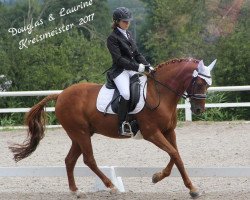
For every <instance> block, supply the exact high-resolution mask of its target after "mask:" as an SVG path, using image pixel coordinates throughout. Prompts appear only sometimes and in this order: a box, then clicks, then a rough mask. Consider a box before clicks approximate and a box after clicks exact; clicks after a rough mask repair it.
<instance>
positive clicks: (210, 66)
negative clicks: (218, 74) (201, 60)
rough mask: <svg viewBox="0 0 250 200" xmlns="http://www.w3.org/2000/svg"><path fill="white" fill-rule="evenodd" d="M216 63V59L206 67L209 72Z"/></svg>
mask: <svg viewBox="0 0 250 200" xmlns="http://www.w3.org/2000/svg"><path fill="white" fill-rule="evenodd" d="M216 61H217V59H215V60H214V61H213V62H212V63H211V64H210V65H209V66H208V68H209V70H210V71H212V69H213V68H214V66H215V63H216Z"/></svg>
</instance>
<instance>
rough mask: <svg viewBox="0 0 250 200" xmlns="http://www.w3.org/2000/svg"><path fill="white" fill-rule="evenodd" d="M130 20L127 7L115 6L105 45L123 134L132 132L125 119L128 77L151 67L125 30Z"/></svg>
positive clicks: (128, 96) (120, 129)
mask: <svg viewBox="0 0 250 200" xmlns="http://www.w3.org/2000/svg"><path fill="white" fill-rule="evenodd" d="M131 20H132V13H131V12H130V10H129V9H128V8H125V7H119V8H116V9H115V10H114V12H113V25H112V28H113V32H112V33H111V34H110V35H109V37H108V39H107V47H108V49H109V51H110V54H111V56H112V60H113V64H112V67H111V68H110V70H109V71H108V77H109V78H110V79H111V80H113V81H114V83H115V85H116V87H117V89H118V90H119V92H120V95H121V97H120V100H119V108H118V119H119V134H120V135H123V136H130V135H131V134H132V133H131V131H130V130H131V127H130V124H129V123H128V122H127V121H126V118H127V114H128V102H129V99H130V88H129V79H130V77H131V76H133V75H134V74H136V73H138V72H145V71H146V72H149V71H150V70H151V69H152V68H151V67H150V65H149V63H148V62H147V61H146V59H145V58H144V57H143V56H142V54H140V53H139V52H138V49H137V46H136V44H135V41H134V40H133V38H132V34H131V33H130V32H129V31H127V29H128V28H129V25H130V21H131Z"/></svg>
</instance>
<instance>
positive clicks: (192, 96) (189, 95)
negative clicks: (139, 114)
mask: <svg viewBox="0 0 250 200" xmlns="http://www.w3.org/2000/svg"><path fill="white" fill-rule="evenodd" d="M150 75H152V76H150ZM198 75H201V76H204V77H206V78H211V77H210V76H206V75H204V74H202V73H198ZM147 77H148V78H151V79H153V80H154V86H155V89H156V91H157V94H158V104H157V105H156V106H155V107H153V108H152V107H150V106H149V104H148V102H147V100H146V97H145V94H144V92H143V98H144V101H145V106H146V107H147V108H149V109H150V110H155V109H157V108H158V107H159V105H160V92H159V89H158V87H157V84H156V83H158V84H159V85H161V86H163V87H165V88H166V89H168V90H170V91H171V92H173V93H175V94H176V95H177V96H180V97H182V98H183V99H185V100H186V99H187V98H191V99H206V98H207V95H206V94H194V93H192V94H181V93H179V92H178V91H175V90H174V89H173V88H171V87H170V86H169V85H167V84H164V83H161V82H160V81H158V80H156V79H155V77H154V71H153V73H150V74H148V75H147ZM196 78H197V77H193V79H192V85H195V83H196ZM146 83H147V81H146V82H145V84H144V87H143V91H144V90H145V86H146ZM192 88H193V87H192Z"/></svg>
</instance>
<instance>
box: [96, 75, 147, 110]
mask: <svg viewBox="0 0 250 200" xmlns="http://www.w3.org/2000/svg"><path fill="white" fill-rule="evenodd" d="M139 79H140V85H141V87H140V99H139V102H138V104H137V105H136V107H135V109H134V110H132V111H131V112H130V113H129V114H136V113H138V112H140V111H141V110H142V108H143V107H144V104H145V101H144V98H143V89H144V85H145V83H146V81H147V77H146V76H145V75H143V76H141V77H140V78H139ZM114 91H115V89H108V88H107V87H106V86H105V85H103V86H102V88H101V90H100V92H99V94H98V96H97V101H96V107H97V109H98V110H99V111H100V112H104V111H105V110H106V108H107V106H108V104H109V103H110V101H111V100H112V97H113V94H114ZM146 94H147V85H146V86H145V90H144V95H145V97H146ZM107 113H109V114H115V113H114V112H113V110H112V108H111V105H110V106H109V107H108V109H107Z"/></svg>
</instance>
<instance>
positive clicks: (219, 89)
mask: <svg viewBox="0 0 250 200" xmlns="http://www.w3.org/2000/svg"><path fill="white" fill-rule="evenodd" d="M208 91H209V92H230V91H231V92H233V91H250V85H246V86H224V87H210V88H208ZM61 92H62V90H48V91H20V92H0V98H1V97H24V96H47V95H50V94H59V93H61ZM216 107H220V108H230V107H231V108H232V107H250V102H236V103H208V104H206V108H216ZM177 108H179V109H185V119H186V121H192V112H191V110H190V103H189V101H188V100H186V101H185V104H178V106H177ZM29 110H30V108H1V109H0V114H1V113H21V112H28V111H29ZM46 111H47V112H54V111H55V108H54V107H47V108H46ZM52 127H53V126H52Z"/></svg>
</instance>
